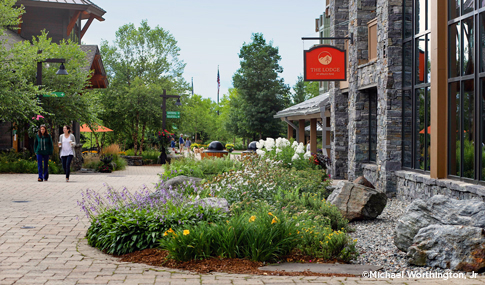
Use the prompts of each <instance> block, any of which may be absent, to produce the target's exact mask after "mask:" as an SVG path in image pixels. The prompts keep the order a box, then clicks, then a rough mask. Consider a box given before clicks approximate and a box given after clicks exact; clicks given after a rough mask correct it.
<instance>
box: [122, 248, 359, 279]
mask: <svg viewBox="0 0 485 285" xmlns="http://www.w3.org/2000/svg"><path fill="white" fill-rule="evenodd" d="M168 255H169V253H168V251H166V250H160V249H145V250H142V251H136V252H132V253H128V254H125V255H122V256H119V258H120V260H121V261H123V262H134V263H144V264H148V265H152V266H162V267H168V268H173V269H180V270H188V271H192V272H196V273H201V274H206V273H211V272H224V273H231V274H253V275H274V276H329V277H330V276H333V277H355V275H351V274H334V273H315V272H311V271H303V272H286V271H279V270H277V271H266V270H260V269H259V268H260V267H262V266H264V265H266V263H265V262H257V261H251V260H247V259H241V258H207V259H202V260H190V261H185V262H183V261H175V260H173V259H169V258H168ZM284 260H285V261H288V262H313V263H334V261H325V260H323V259H320V260H319V259H316V260H315V259H312V257H309V256H301V255H290V256H286V257H285V258H284Z"/></svg>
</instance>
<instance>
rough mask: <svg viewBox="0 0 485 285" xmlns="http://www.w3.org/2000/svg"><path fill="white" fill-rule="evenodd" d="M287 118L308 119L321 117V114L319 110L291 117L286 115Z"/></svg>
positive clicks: (295, 119) (293, 119)
mask: <svg viewBox="0 0 485 285" xmlns="http://www.w3.org/2000/svg"><path fill="white" fill-rule="evenodd" d="M287 118H288V120H290V121H299V120H307V121H309V120H310V119H321V118H322V115H321V114H320V112H318V113H313V114H308V115H299V116H291V117H287Z"/></svg>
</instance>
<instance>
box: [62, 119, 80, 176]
mask: <svg viewBox="0 0 485 285" xmlns="http://www.w3.org/2000/svg"><path fill="white" fill-rule="evenodd" d="M62 131H63V132H64V134H62V135H60V136H59V155H60V156H61V160H62V168H63V169H64V172H65V173H66V182H69V174H71V161H72V158H73V157H75V156H76V153H75V152H74V146H75V145H76V138H75V137H74V135H73V134H71V127H70V126H64V127H63V128H62Z"/></svg>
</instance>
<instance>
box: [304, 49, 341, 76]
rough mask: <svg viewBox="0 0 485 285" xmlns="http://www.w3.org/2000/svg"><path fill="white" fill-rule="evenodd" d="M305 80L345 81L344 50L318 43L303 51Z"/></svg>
mask: <svg viewBox="0 0 485 285" xmlns="http://www.w3.org/2000/svg"><path fill="white" fill-rule="evenodd" d="M303 60H304V73H305V74H304V79H305V81H347V72H346V71H347V60H346V56H345V50H341V49H338V48H336V47H333V46H327V45H319V46H316V47H313V48H311V49H309V50H306V51H304V53H303Z"/></svg>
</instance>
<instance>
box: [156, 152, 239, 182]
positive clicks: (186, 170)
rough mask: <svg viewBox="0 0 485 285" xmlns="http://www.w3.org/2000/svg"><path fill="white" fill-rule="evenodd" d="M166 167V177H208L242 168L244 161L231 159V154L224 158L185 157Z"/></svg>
mask: <svg viewBox="0 0 485 285" xmlns="http://www.w3.org/2000/svg"><path fill="white" fill-rule="evenodd" d="M165 167H166V168H165V171H164V173H163V178H164V179H170V178H173V177H176V176H180V175H186V176H192V177H199V178H206V179H207V178H210V177H212V176H214V175H218V174H221V173H225V172H228V171H231V170H237V169H240V168H241V167H242V163H241V162H240V161H239V160H237V159H231V158H230V157H229V156H226V157H224V158H217V157H214V158H207V159H202V160H199V159H196V158H194V157H185V158H182V159H177V160H174V161H172V162H171V163H170V164H169V165H167V166H165Z"/></svg>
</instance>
